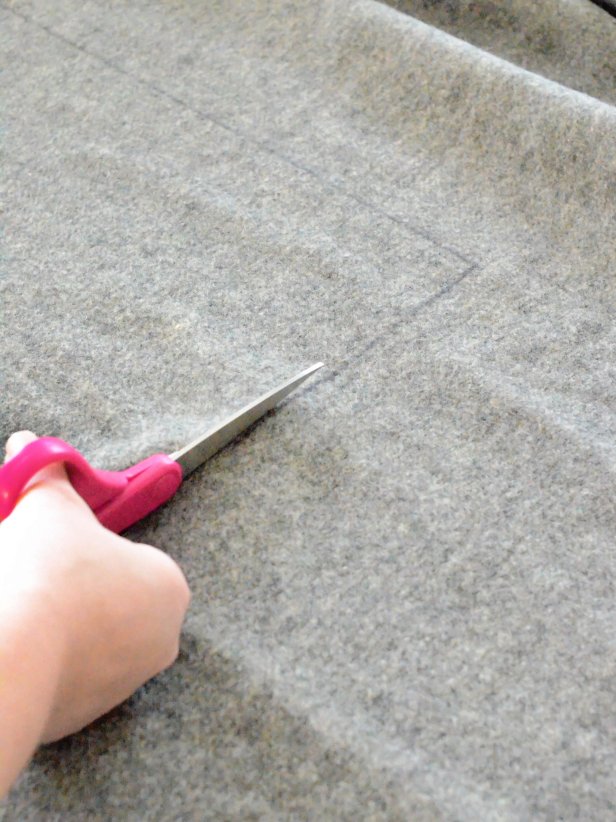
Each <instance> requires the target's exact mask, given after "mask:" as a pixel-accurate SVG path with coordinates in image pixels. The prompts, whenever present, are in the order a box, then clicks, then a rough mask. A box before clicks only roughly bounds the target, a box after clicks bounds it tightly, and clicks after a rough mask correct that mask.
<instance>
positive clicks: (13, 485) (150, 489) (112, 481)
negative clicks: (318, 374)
mask: <svg viewBox="0 0 616 822" xmlns="http://www.w3.org/2000/svg"><path fill="white" fill-rule="evenodd" d="M322 366H323V363H320V362H319V363H316V364H315V365H312V366H311V367H310V368H307V369H306V370H305V371H302V372H301V373H299V374H297V375H296V376H295V377H292V378H291V379H290V380H288V381H287V382H285V383H283V384H282V385H279V386H278V387H277V388H274V390H273V391H270V392H269V393H267V394H264V395H263V396H262V397H259V398H258V399H257V400H255V401H254V402H252V403H250V405H247V406H245V407H244V408H242V409H241V410H240V411H238V412H237V413H235V414H232V415H231V416H230V417H228V418H227V419H226V420H225V421H224V422H222V423H221V424H220V425H217V426H215V427H214V428H211V429H210V430H209V431H207V432H206V433H205V434H203V435H202V436H200V437H198V438H197V439H195V440H193V441H192V442H189V443H188V445H186V446H184V448H181V449H180V450H179V451H176V452H175V453H173V454H154V455H153V456H151V457H148V458H147V459H145V460H143V461H141V462H138V463H137V464H136V465H133V466H132V467H130V468H127V469H125V470H124V471H101V470H99V469H96V468H93V467H92V466H91V465H90V464H89V463H88V461H87V460H86V459H85V457H83V456H82V455H81V454H80V453H79V451H77V450H76V449H75V448H73V446H72V445H69V444H68V443H67V442H64V440H61V439H57V438H56V437H40V438H39V439H37V440H35V441H34V442H31V443H29V444H28V445H26V446H25V448H23V449H22V450H21V451H20V452H19V453H18V454H16V455H15V456H14V457H13V458H12V459H10V460H9V461H8V462H6V463H5V464H4V466H2V468H0V520H2V519H5V518H6V517H8V516H9V514H10V513H11V511H12V510H13V509H14V508H15V506H16V505H17V503H18V502H19V499H20V496H21V494H22V492H23V490H24V488H25V486H26V485H27V483H28V482H29V481H30V480H31V479H32V477H33V476H34V475H35V474H36V473H38V471H40V470H41V469H42V468H45V467H46V466H48V465H50V464H51V463H54V462H63V463H64V464H65V465H66V469H67V472H68V476H69V479H70V481H71V483H72V485H73V487H74V488H75V490H76V491H77V493H78V494H79V495H80V496H82V497H83V499H84V500H85V501H86V502H87V503H88V505H89V506H90V508H91V509H92V510H93V511H94V514H95V515H96V517H97V518H98V520H99V521H100V522H101V523H102V524H103V525H104V526H105V527H106V528H109V530H111V531H115V532H116V533H117V534H119V533H120V532H121V531H124V530H125V529H126V528H128V527H129V526H130V525H133V523H135V522H137V521H138V520H140V519H143V517H145V516H146V515H147V514H149V513H150V512H151V511H154V509H156V508H158V507H159V506H160V505H162V504H163V503H165V502H167V500H168V499H170V498H171V497H172V496H173V495H174V494H175V492H176V491H177V490H178V488H179V487H180V485H181V484H182V482H183V480H185V479H186V477H187V476H188V475H189V474H192V472H193V471H194V470H195V469H196V468H198V467H199V466H200V465H202V464H203V463H204V462H206V460H209V459H210V458H211V457H213V456H214V454H217V453H218V452H219V451H220V450H222V449H223V448H224V447H225V446H226V445H228V444H229V443H230V442H232V441H233V440H234V439H235V438H236V437H238V436H239V435H240V434H241V433H242V432H243V431H245V430H246V429H247V428H249V427H250V426H251V425H252V424H253V423H255V422H256V421H257V420H259V419H261V417H263V416H264V415H265V414H267V412H268V411H271V410H272V408H274V406H276V405H277V404H278V403H279V402H280V401H281V400H282V399H283V398H284V397H286V396H287V394H290V393H291V391H293V390H294V389H295V388H297V386H298V385H300V383H302V382H303V381H304V380H305V379H307V378H308V377H310V376H311V375H312V374H314V373H315V371H318V370H319V368H322Z"/></svg>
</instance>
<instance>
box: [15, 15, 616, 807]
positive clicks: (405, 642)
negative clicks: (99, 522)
mask: <svg viewBox="0 0 616 822" xmlns="http://www.w3.org/2000/svg"><path fill="white" fill-rule="evenodd" d="M429 5H432V6H435V4H428V3H423V4H420V3H416V4H415V3H411V2H410V0H408V2H406V3H405V9H404V11H399V10H396V9H393V8H390V7H389V6H387V5H384V4H380V3H376V2H372V0H350V2H349V0H327V2H319V1H318V0H317V2H314V0H310V1H309V0H294V2H289V1H287V0H273V2H264V0H251V2H248V1H247V0H241V2H240V0H224V1H223V0H219V2H210V3H201V2H199V1H198V0H168V1H165V2H163V0H159V1H158V2H145V0H135V1H134V2H128V0H114V2H103V1H102V0H100V2H99V1H95V0H89V1H87V2H78V1H77V0H57V2H55V3H53V4H51V3H48V2H45V0H38V2H27V1H26V0H12V2H9V0H0V47H1V49H2V54H3V63H4V66H5V70H4V73H3V75H2V97H3V103H2V117H3V124H4V133H3V159H2V203H3V218H2V222H3V254H2V279H1V287H2V304H1V305H2V328H3V359H2V368H3V370H4V387H3V392H2V395H3V402H2V433H3V434H8V433H9V432H10V431H11V430H13V429H15V428H19V427H31V428H33V429H34V430H36V431H38V432H40V433H46V434H56V435H60V436H63V437H65V438H67V439H69V440H70V441H71V442H73V443H74V444H76V445H77V446H79V447H80V448H81V449H82V450H83V451H84V452H85V453H86V454H87V455H88V456H89V457H90V458H91V459H92V460H93V461H95V462H96V463H98V464H99V465H104V466H107V467H123V466H125V465H127V464H128V463H129V462H131V461H133V460H137V459H138V458H140V457H143V456H145V455H146V454H148V453H151V452H152V450H154V449H159V448H168V449H172V448H175V447H177V446H179V445H180V444H182V442H183V441H184V440H185V439H186V438H188V437H192V436H193V435H194V433H195V431H198V430H200V429H201V428H203V427H206V426H207V425H209V424H210V423H211V422H213V421H214V420H215V419H216V418H217V417H219V416H220V415H222V414H224V413H225V412H226V411H229V410H231V409H233V408H235V407H237V406H239V405H241V404H243V403H244V402H246V401H247V400H248V399H250V398H251V397H253V396H255V395H257V394H258V393H260V392H261V391H263V390H265V389H267V388H268V387H270V386H272V385H274V384H276V383H277V382H278V381H281V380H283V379H285V378H287V377H288V376H290V375H291V374H293V373H294V372H295V371H296V370H299V369H300V368H302V367H305V366H307V365H309V364H310V363H311V362H313V361H315V360H317V359H323V360H325V362H326V363H327V369H326V370H324V372H322V375H321V376H319V378H318V379H315V380H314V381H313V382H312V384H311V385H310V386H309V387H307V388H306V389H305V390H303V391H301V392H299V393H298V395H296V396H295V398H294V399H293V400H292V401H289V402H287V403H285V404H284V406H283V407H282V408H281V409H280V410H279V411H278V412H277V413H275V414H273V415H270V416H269V417H268V418H267V419H266V420H264V421H263V422H262V423H260V424H259V425H257V426H256V427H255V429H254V430H253V431H252V432H251V433H250V435H249V436H247V437H245V438H244V439H242V440H241V441H240V442H238V443H236V445H235V446H233V447H232V448H230V449H228V450H226V451H225V452H223V453H222V454H220V455H219V456H218V457H216V458H215V459H214V460H213V461H212V462H210V463H209V464H208V465H207V466H206V467H205V468H204V469H203V470H201V471H199V472H198V473H196V474H194V475H193V476H192V477H191V478H190V479H189V480H188V481H187V482H186V483H185V484H184V486H183V487H182V489H181V490H180V492H179V493H178V494H177V495H176V497H175V498H174V499H173V501H172V502H171V503H170V504H169V505H167V506H166V507H164V508H163V509H161V510H160V511H158V512H156V513H155V514H154V515H152V516H151V517H149V518H148V519H147V520H146V521H144V522H142V523H140V524H139V525H138V526H135V527H134V528H133V529H132V530H131V532H130V536H131V537H133V538H135V539H139V540H143V541H149V542H152V543H154V544H156V545H158V546H160V547H161V548H163V549H165V550H166V551H168V552H169V553H170V554H171V555H172V556H173V557H175V558H176V559H177V560H178V562H179V563H180V564H181V565H182V567H183V568H184V570H185V572H186V574H187V576H188V578H189V581H190V583H191V586H192V589H193V603H192V606H191V611H190V614H189V617H188V620H187V623H186V628H185V631H184V639H183V649H182V653H181V656H180V659H179V661H178V663H177V665H176V666H175V667H174V668H173V669H171V670H170V671H169V672H167V673H165V674H163V675H161V676H160V677H158V678H156V679H155V680H154V681H152V682H151V683H149V684H148V685H147V686H146V687H144V688H143V689H142V690H141V691H140V692H139V693H138V694H137V695H136V696H135V697H134V698H133V699H131V700H130V701H129V702H128V703H127V704H125V705H124V706H122V707H121V708H119V709H118V710H117V711H115V712H114V713H113V714H112V715H111V716H109V717H107V718H105V719H103V720H102V721H100V722H98V723H97V724H96V725H95V726H94V727H92V728H89V729H87V730H86V731H84V732H83V733H81V734H79V735H77V736H75V737H73V738H71V739H69V740H67V741H65V742H62V743H60V744H57V745H53V746H50V747H48V748H46V749H44V750H42V751H41V752H40V753H39V754H38V755H37V756H36V758H35V760H34V762H33V763H32V765H31V766H30V768H29V769H28V770H27V772H26V773H25V774H24V776H23V777H22V779H21V780H20V782H19V783H18V785H17V786H16V788H15V789H14V791H13V792H12V794H11V796H10V798H9V800H8V801H7V802H6V803H5V804H4V806H2V807H0V817H1V818H2V819H3V820H4V822H17V821H18V820H19V822H22V821H23V820H66V819H68V820H111V819H113V820H161V819H163V820H167V819H169V820H193V819H194V820H197V819H199V820H201V819H307V820H316V819H319V820H320V819H349V820H356V819H369V820H389V819H391V820H408V819H414V820H424V819H425V820H440V819H443V820H477V819H481V820H527V819H546V820H551V819H584V820H590V819H596V820H606V819H614V818H616V786H615V784H614V771H615V766H616V708H615V705H616V699H615V697H616V646H615V639H614V638H615V636H616V600H615V592H614V580H615V575H616V551H615V547H614V546H615V531H616V509H615V502H614V501H615V499H616V445H615V442H616V416H615V412H614V408H615V403H616V390H615V387H614V386H615V383H614V376H615V372H614V351H615V344H616V330H615V326H614V314H615V308H614V306H615V300H616V285H615V279H614V270H615V263H616V248H615V244H614V239H613V238H614V228H615V216H616V206H615V201H616V159H615V157H616V153H615V151H614V146H615V145H616V111H615V109H614V108H613V107H612V106H611V105H610V104H609V102H610V100H613V84H611V85H610V81H609V80H608V79H605V80H604V79H602V78H596V77H594V75H593V70H594V69H593V66H596V65H600V64H601V61H602V60H604V61H605V62H606V64H607V65H608V70H609V72H611V74H609V77H611V78H613V77H614V71H615V69H616V66H615V62H614V54H615V47H616V25H615V24H614V21H613V20H612V18H611V17H610V16H609V15H607V14H606V13H605V12H602V11H601V10H600V9H598V8H597V7H595V6H594V5H591V4H590V3H584V2H572V0H570V1H569V2H564V0H563V2H561V3H555V2H550V3H545V4H541V7H542V9H543V12H541V11H537V10H536V9H535V6H536V5H539V4H534V3H530V2H523V0H518V2H511V3H508V4H502V5H503V6H505V5H506V6H507V7H508V8H509V11H510V12H511V14H512V15H514V13H515V14H516V20H518V21H521V22H519V23H518V24H516V26H515V27H510V26H508V25H505V26H500V25H499V26H495V25H494V24H493V21H492V17H494V14H493V13H492V12H493V11H494V7H496V5H497V4H488V3H473V4H471V3H462V2H460V3H457V4H455V8H457V10H458V11H457V15H458V16H457V24H456V25H457V26H458V28H457V29H456V31H455V32H454V33H456V34H457V36H456V37H453V36H451V35H450V34H448V33H447V32H445V31H443V30H440V29H438V28H437V27H435V26H432V25H428V24H427V23H426V22H422V21H419V20H418V19H416V18H414V17H413V16H412V14H413V13H414V11H417V13H418V14H419V13H420V11H419V7H420V6H424V7H426V8H427V7H428V6H429ZM441 5H442V6H443V7H445V6H447V7H449V8H450V9H451V8H453V7H454V6H453V4H451V3H443V4H441ZM488 6H490V7H492V12H490V8H488ZM482 9H483V10H482ZM524 10H526V12H527V14H526V16H524V14H522V12H523V11H524ZM407 12H408V13H407ZM518 12H519V13H518ZM434 13H435V14H436V12H434ZM539 17H540V18H541V26H542V27H543V30H544V31H545V32H547V33H548V34H549V37H550V38H551V42H553V43H558V42H565V41H566V38H567V37H569V36H570V32H571V30H572V27H573V28H575V26H574V24H575V21H576V20H578V19H584V20H585V21H586V23H587V25H585V26H581V27H579V28H578V29H577V31H578V37H579V43H578V47H577V48H576V50H574V51H572V52H571V53H570V56H569V59H568V60H567V61H565V63H563V61H562V60H561V59H560V56H559V55H558V54H556V56H554V55H552V56H550V55H547V54H544V53H543V49H544V47H543V46H541V43H540V42H539V41H538V40H537V39H536V37H535V36H534V34H533V32H536V31H537V25H538V22H537V21H538V19H539ZM525 20H528V21H530V22H529V23H528V25H529V29H528V37H527V41H528V48H527V50H526V54H527V59H522V58H521V57H519V55H520V53H521V52H523V51H524V38H523V37H522V38H521V37H520V31H521V30H523V28H524V26H525V25H526V23H525V22H524V21H525ZM533 21H534V22H533ZM432 22H438V21H436V19H434V20H432ZM441 24H442V25H443V26H445V27H447V26H446V24H445V22H442V23H441ZM546 36H547V35H546ZM462 37H465V38H466V40H464V39H462ZM598 37H599V39H597V38H598ZM545 42H547V40H546V41H545ZM473 43H475V44H473ZM477 44H479V45H481V46H482V48H481V49H480V48H478V45H477ZM482 49H483V50H482ZM555 51H556V52H558V49H556V50H555ZM589 55H590V56H589ZM561 56H562V55H561ZM504 58H508V59H504ZM589 61H590V62H589ZM565 64H566V65H565ZM589 66H590V67H589ZM565 68H566V73H565V74H563V72H564V71H565ZM529 69H530V70H529ZM589 78H590V79H589ZM593 78H594V79H593ZM606 78H607V75H606ZM591 81H592V82H591ZM593 83H595V85H593ZM581 92H585V93H581Z"/></svg>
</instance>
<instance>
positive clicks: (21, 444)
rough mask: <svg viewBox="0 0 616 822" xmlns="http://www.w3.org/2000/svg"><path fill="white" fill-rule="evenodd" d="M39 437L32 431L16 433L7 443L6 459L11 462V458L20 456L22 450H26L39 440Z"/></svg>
mask: <svg viewBox="0 0 616 822" xmlns="http://www.w3.org/2000/svg"><path fill="white" fill-rule="evenodd" d="M37 439H38V437H37V436H36V434H33V433H32V431H16V432H15V433H14V434H11V436H10V437H9V438H8V440H7V441H6V446H5V449H6V459H7V460H10V459H11V457H14V456H15V455H16V454H19V452H20V451H21V449H22V448H25V447H26V445H28V444H29V443H31V442H34V440H37Z"/></svg>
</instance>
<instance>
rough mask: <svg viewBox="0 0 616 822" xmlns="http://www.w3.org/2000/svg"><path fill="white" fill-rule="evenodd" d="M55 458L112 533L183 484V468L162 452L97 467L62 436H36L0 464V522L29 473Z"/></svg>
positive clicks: (130, 522) (134, 519)
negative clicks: (121, 467)
mask: <svg viewBox="0 0 616 822" xmlns="http://www.w3.org/2000/svg"><path fill="white" fill-rule="evenodd" d="M54 462H63V463H65V465H66V468H67V471H68V475H69V478H70V481H71V483H72V484H73V487H74V488H75V490H76V491H77V493H78V494H79V495H80V496H82V497H83V498H84V500H85V501H86V502H87V503H88V505H89V506H90V508H91V509H92V510H93V511H94V513H95V514H96V516H97V518H98V519H99V521H100V522H101V523H102V524H103V525H104V526H105V527H106V528H109V529H110V530H111V531H115V532H116V533H120V531H124V530H125V529H126V528H128V527H129V525H132V524H133V523H135V522H137V521H138V520H140V519H142V518H143V517H145V516H146V514H149V513H150V512H151V511H154V509H155V508H158V507H159V506H160V505H162V504H163V503H164V502H166V501H167V500H168V499H169V498H170V497H172V496H173V495H174V494H175V492H176V491H177V489H178V488H179V487H180V484H181V482H182V469H181V468H180V466H179V465H178V464H177V463H176V462H175V461H174V460H172V459H171V457H169V456H167V454H155V455H154V456H152V457H148V459H146V460H143V461H142V462H139V463H137V465H133V466H132V467H131V468H127V469H126V470H125V471H100V470H98V469H96V468H93V467H92V466H91V465H90V463H89V462H88V461H87V460H86V459H85V457H83V456H82V455H81V454H80V453H79V451H77V450H76V449H75V448H73V446H72V445H69V444H68V443H67V442H64V440H60V439H56V438H55V437H41V438H40V439H38V440H35V441H34V442H31V443H30V444H29V445H26V447H25V448H23V449H22V450H21V451H20V452H19V453H18V454H16V455H15V456H14V457H13V458H12V459H10V460H9V461H8V462H7V463H6V464H5V465H4V466H2V468H0V520H2V519H5V518H6V517H8V515H9V514H10V513H11V511H12V510H13V508H14V507H15V506H16V505H17V503H18V501H19V497H20V495H21V494H22V492H23V490H24V488H25V487H26V485H27V483H28V482H29V481H30V480H31V479H32V477H34V476H35V474H37V473H38V472H39V471H40V470H41V469H43V468H46V467H47V466H48V465H51V464H52V463H54Z"/></svg>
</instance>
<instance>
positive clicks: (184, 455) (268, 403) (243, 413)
mask: <svg viewBox="0 0 616 822" xmlns="http://www.w3.org/2000/svg"><path fill="white" fill-rule="evenodd" d="M322 367H323V363H322V362H318V363H315V365H312V366H310V368H307V369H306V370H305V371H302V372H301V373H300V374H297V375H296V376H295V377H292V378H291V379H290V380H288V381H287V382H285V383H283V384H282V385H279V386H278V387H277V388H274V390H273V391H268V393H267V394H264V395H263V396H262V397H259V399H257V400H255V401H254V402H251V403H250V405H247V406H245V407H244V408H242V409H241V410H240V411H238V412H236V413H235V414H233V415H232V416H230V417H228V418H227V419H226V420H224V422H222V423H220V424H219V425H216V426H214V428H210V430H209V431H206V432H205V434H203V435H202V436H200V437H198V438H197V439H196V440H193V441H192V442H189V443H188V445H186V446H184V448H181V449H180V450H179V451H176V452H175V453H173V454H169V457H170V459H172V460H174V461H175V462H177V463H178V464H179V465H180V467H181V469H182V475H183V477H184V478H185V477H187V476H188V474H190V473H192V472H193V471H194V470H195V469H196V468H198V467H199V466H200V465H202V464H203V463H204V462H206V460H209V459H210V458H211V457H213V456H214V454H217V453H218V452H219V451H221V450H222V449H223V448H224V447H225V445H228V444H229V443H230V442H232V440H234V439H235V438H236V437H237V436H239V435H240V434H241V433H242V431H245V430H246V429H247V428H250V426H251V425H252V424H253V423H255V422H256V421H257V420H259V419H261V417H263V416H264V415H265V414H267V412H268V411H271V410H272V408H274V406H276V405H277V404H278V403H279V402H280V401H281V400H282V399H284V397H286V396H287V394H290V393H291V391H293V390H294V389H295V388H297V386H298V385H300V383H302V382H303V381H304V380H305V379H307V378H308V377H310V376H311V375H312V374H314V373H315V371H318V370H319V368H322Z"/></svg>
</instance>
